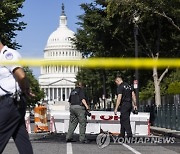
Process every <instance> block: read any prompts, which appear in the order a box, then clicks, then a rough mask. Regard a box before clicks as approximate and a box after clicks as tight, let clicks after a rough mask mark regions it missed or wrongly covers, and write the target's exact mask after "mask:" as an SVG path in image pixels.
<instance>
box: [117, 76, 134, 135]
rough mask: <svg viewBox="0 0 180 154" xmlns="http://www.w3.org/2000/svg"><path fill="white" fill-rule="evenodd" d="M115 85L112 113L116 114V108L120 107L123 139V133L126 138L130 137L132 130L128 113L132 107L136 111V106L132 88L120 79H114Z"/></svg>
mask: <svg viewBox="0 0 180 154" xmlns="http://www.w3.org/2000/svg"><path fill="white" fill-rule="evenodd" d="M115 82H116V84H117V86H118V87H117V101H116V107H115V110H114V113H115V114H117V110H118V107H119V105H120V113H121V115H120V124H121V137H125V132H126V133H127V137H132V130H131V125H130V113H131V110H132V107H133V108H134V110H137V106H136V96H135V93H134V91H133V90H132V87H131V86H130V85H129V84H127V83H125V82H123V80H122V78H121V77H117V78H116V79H115Z"/></svg>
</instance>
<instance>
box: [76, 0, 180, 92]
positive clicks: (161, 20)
mask: <svg viewBox="0 0 180 154" xmlns="http://www.w3.org/2000/svg"><path fill="white" fill-rule="evenodd" d="M179 5H180V1H178V0H172V1H168V0H165V1H164V0H146V1H142V0H121V1H119V0H105V1H104V0H95V1H94V2H92V3H89V4H87V3H86V4H82V5H81V8H82V9H83V10H84V14H82V15H80V16H79V22H78V24H79V25H80V28H79V29H78V31H77V34H76V40H74V42H75V45H76V47H77V49H78V50H79V51H80V52H81V53H82V54H83V56H84V57H88V58H90V57H134V56H135V54H134V53H135V51H134V46H135V41H134V27H135V24H136V25H137V26H138V32H139V34H138V45H139V46H138V52H139V57H152V58H154V57H156V55H159V57H177V56H179V54H180V51H179V49H180V45H179V42H180V28H179V24H180V23H179V22H180V21H179V17H180V13H179V7H178V6H179ZM135 19H136V20H137V21H136V20H135ZM105 72H106V73H105V75H106V83H107V84H108V85H111V84H112V81H110V83H108V78H111V77H112V76H115V75H117V74H119V75H121V76H124V77H125V80H129V82H132V80H133V78H134V70H129V69H123V70H122V69H120V70H117V69H116V70H112V71H107V70H106V71H105ZM160 72H162V70H160ZM96 73H97V74H95V75H94V72H93V70H87V69H85V70H84V69H82V70H81V71H80V72H79V74H78V76H77V79H78V78H79V77H80V76H82V75H81V74H84V76H85V74H86V76H88V75H92V77H93V78H94V79H93V80H96V83H100V84H101V85H102V78H100V77H101V76H102V75H103V74H102V71H99V69H97V70H96ZM151 78H152V71H144V70H140V80H139V81H140V86H141V88H142V87H144V86H146V85H147V84H148V82H149V81H148V80H150V79H151ZM81 79H83V77H82V78H81ZM91 80H92V78H89V79H87V80H86V82H91ZM107 87H109V86H106V88H107ZM94 89H96V90H98V88H97V86H96V85H95V86H94ZM101 90H102V89H101ZM97 93H98V92H97ZM151 93H153V92H151Z"/></svg>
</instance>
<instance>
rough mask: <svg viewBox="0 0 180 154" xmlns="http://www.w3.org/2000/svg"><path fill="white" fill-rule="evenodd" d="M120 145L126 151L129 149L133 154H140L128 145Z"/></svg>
mask: <svg viewBox="0 0 180 154" xmlns="http://www.w3.org/2000/svg"><path fill="white" fill-rule="evenodd" d="M122 145H123V146H124V147H126V148H127V149H129V150H130V151H132V152H133V153H135V154H141V153H140V152H139V151H137V150H136V149H133V148H132V147H130V146H129V145H127V144H125V143H122Z"/></svg>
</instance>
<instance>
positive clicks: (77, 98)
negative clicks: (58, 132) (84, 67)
mask: <svg viewBox="0 0 180 154" xmlns="http://www.w3.org/2000/svg"><path fill="white" fill-rule="evenodd" d="M82 87H83V86H82V83H81V82H77V83H76V87H75V89H74V90H72V91H71V94H70V97H69V103H70V120H69V129H68V133H67V136H66V141H67V142H71V141H73V138H72V136H73V133H74V130H75V129H76V127H77V125H78V123H79V141H80V142H81V143H87V140H86V138H85V132H86V124H87V117H86V111H87V110H89V106H88V104H87V102H86V97H85V92H84V89H83V88H82Z"/></svg>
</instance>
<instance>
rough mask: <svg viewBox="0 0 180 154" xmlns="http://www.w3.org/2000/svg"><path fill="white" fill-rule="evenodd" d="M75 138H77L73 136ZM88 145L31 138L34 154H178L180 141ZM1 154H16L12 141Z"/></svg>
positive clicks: (57, 137) (49, 137) (93, 138)
mask: <svg viewBox="0 0 180 154" xmlns="http://www.w3.org/2000/svg"><path fill="white" fill-rule="evenodd" d="M75 138H77V136H75ZM88 139H90V143H89V144H81V143H79V142H72V143H66V142H65V136H64V135H61V134H56V135H39V136H38V137H37V136H35V135H34V136H33V137H31V142H32V145H33V150H34V154H111V153H112V154H133V153H135V154H179V153H180V140H179V139H175V143H172V144H161V143H136V144H135V143H132V144H119V143H114V142H113V140H112V138H111V142H110V144H109V145H108V146H107V147H105V148H99V147H98V145H97V143H96V136H88ZM3 154H18V152H17V149H16V147H15V144H14V142H13V140H10V142H9V143H8V145H7V147H6V149H5V151H4V153H3Z"/></svg>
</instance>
